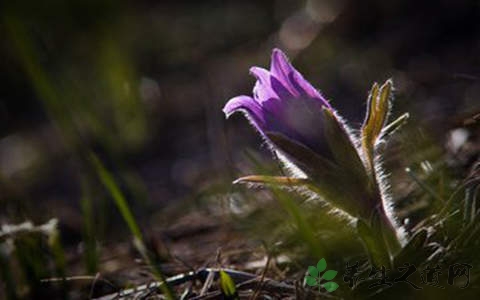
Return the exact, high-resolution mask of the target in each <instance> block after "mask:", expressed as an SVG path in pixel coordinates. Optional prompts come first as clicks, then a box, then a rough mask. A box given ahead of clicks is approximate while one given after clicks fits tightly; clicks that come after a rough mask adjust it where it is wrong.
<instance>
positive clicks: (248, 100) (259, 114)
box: [223, 96, 265, 133]
mask: <svg viewBox="0 0 480 300" xmlns="http://www.w3.org/2000/svg"><path fill="white" fill-rule="evenodd" d="M223 112H224V113H225V116H226V117H227V118H228V117H230V116H231V115H232V114H233V113H235V112H243V113H244V114H245V115H246V117H247V118H248V119H249V120H250V121H251V122H252V123H253V125H254V126H255V127H256V128H257V129H258V130H259V131H260V132H261V133H263V131H264V128H265V118H264V113H263V109H262V107H261V106H260V104H259V103H258V102H257V101H255V99H253V98H252V97H250V96H238V97H234V98H232V99H230V100H228V102H227V104H226V105H225V107H224V108H223Z"/></svg>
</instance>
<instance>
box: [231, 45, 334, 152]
mask: <svg viewBox="0 0 480 300" xmlns="http://www.w3.org/2000/svg"><path fill="white" fill-rule="evenodd" d="M250 73H251V74H252V75H253V76H255V78H256V79H257V82H256V83H255V87H254V89H253V97H251V96H238V97H235V98H232V99H230V100H229V101H228V103H227V104H226V105H225V107H224V108H223V111H224V113H225V114H226V116H227V117H229V116H230V115H231V114H233V113H234V112H237V111H240V112H243V113H244V114H245V115H246V117H247V118H248V119H249V120H250V121H251V123H252V124H253V125H254V126H255V127H256V128H257V130H258V131H259V132H260V133H261V134H262V135H263V136H264V137H265V138H267V133H277V134H282V135H284V136H285V137H287V138H289V139H291V140H293V141H295V142H297V143H300V144H303V145H304V146H306V147H308V148H310V149H311V150H313V151H314V152H317V153H319V154H325V153H324V152H325V146H324V144H325V138H324V133H323V128H322V118H323V114H322V109H323V108H324V107H326V108H329V109H331V106H330V104H329V103H328V101H327V100H325V98H323V97H322V95H321V94H320V93H319V92H318V91H317V90H316V89H315V88H314V87H313V86H312V85H311V84H310V83H309V82H308V81H306V80H305V79H304V78H303V76H302V75H301V74H300V73H299V72H298V71H297V70H295V68H294V67H293V66H292V65H291V64H290V62H289V61H288V59H287V57H286V56H285V54H284V53H283V52H282V51H281V50H279V49H274V50H273V53H272V61H271V65H270V70H266V69H263V68H260V67H252V68H251V69H250ZM267 139H268V138H267Z"/></svg>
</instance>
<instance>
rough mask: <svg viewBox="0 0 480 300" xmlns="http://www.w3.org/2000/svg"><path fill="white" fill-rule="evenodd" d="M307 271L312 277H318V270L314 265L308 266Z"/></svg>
mask: <svg viewBox="0 0 480 300" xmlns="http://www.w3.org/2000/svg"><path fill="white" fill-rule="evenodd" d="M308 273H309V274H310V275H312V276H313V277H318V270H317V269H316V268H315V267H314V266H309V267H308Z"/></svg>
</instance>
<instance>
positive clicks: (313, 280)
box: [305, 276, 318, 286]
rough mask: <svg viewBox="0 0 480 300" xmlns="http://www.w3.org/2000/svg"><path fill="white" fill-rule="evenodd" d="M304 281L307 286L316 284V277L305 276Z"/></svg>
mask: <svg viewBox="0 0 480 300" xmlns="http://www.w3.org/2000/svg"><path fill="white" fill-rule="evenodd" d="M305 281H306V282H307V284H308V285H309V286H316V285H317V284H318V283H317V279H316V278H314V277H312V276H307V277H305Z"/></svg>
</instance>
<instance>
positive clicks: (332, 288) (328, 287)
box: [323, 281, 338, 292]
mask: <svg viewBox="0 0 480 300" xmlns="http://www.w3.org/2000/svg"><path fill="white" fill-rule="evenodd" d="M323 287H324V288H325V289H326V290H327V292H333V291H335V290H336V289H338V284H337V283H336V282H333V281H329V282H327V283H324V284H323Z"/></svg>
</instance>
